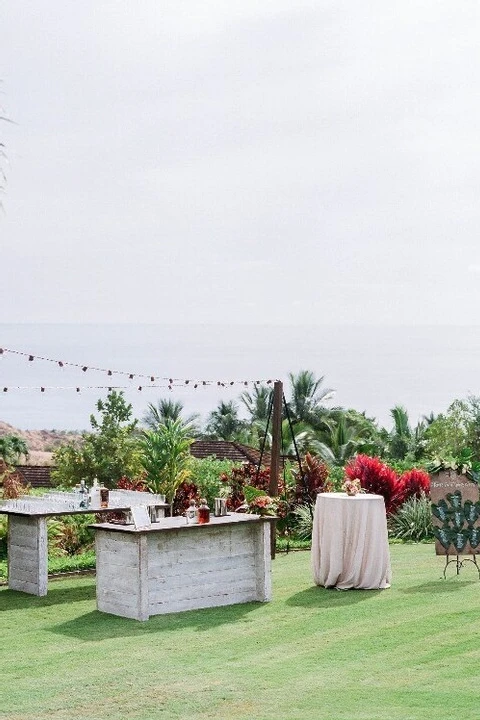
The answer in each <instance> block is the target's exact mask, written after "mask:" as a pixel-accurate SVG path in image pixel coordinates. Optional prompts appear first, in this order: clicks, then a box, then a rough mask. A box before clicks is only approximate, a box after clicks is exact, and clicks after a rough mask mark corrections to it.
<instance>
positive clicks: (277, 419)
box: [268, 380, 283, 497]
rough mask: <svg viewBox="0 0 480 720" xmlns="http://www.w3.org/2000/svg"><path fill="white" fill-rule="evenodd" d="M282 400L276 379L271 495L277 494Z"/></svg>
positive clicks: (279, 385)
mask: <svg viewBox="0 0 480 720" xmlns="http://www.w3.org/2000/svg"><path fill="white" fill-rule="evenodd" d="M282 400H283V384H282V383H281V382H280V380H276V381H275V384H274V386H273V416H272V417H273V419H272V461H271V464H270V485H269V488H268V491H269V493H270V495H271V497H276V496H277V495H278V478H279V475H280V447H281V444H282Z"/></svg>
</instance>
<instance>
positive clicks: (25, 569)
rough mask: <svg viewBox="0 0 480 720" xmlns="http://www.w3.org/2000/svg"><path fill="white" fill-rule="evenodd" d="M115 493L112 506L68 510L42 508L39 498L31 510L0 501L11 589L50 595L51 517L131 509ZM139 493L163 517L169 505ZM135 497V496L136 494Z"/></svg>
mask: <svg viewBox="0 0 480 720" xmlns="http://www.w3.org/2000/svg"><path fill="white" fill-rule="evenodd" d="M116 492H117V495H116ZM111 494H112V496H113V498H114V500H116V502H115V504H112V505H111V506H109V507H108V508H102V507H100V506H99V505H91V506H90V507H88V508H86V509H84V508H81V509H80V508H77V509H71V510H65V509H62V505H61V504H60V505H58V504H56V503H55V502H54V501H52V505H51V508H50V509H49V510H46V509H45V508H44V507H43V506H42V507H41V506H40V504H38V507H36V506H35V498H34V499H33V500H31V507H30V509H18V508H17V509H16V508H15V502H14V501H4V502H3V503H0V513H4V514H6V515H8V545H7V548H8V550H7V552H8V556H7V563H8V587H9V588H10V590H20V591H21V592H25V593H29V594H30V595H39V596H41V597H43V596H44V595H46V594H47V589H48V542H47V518H49V517H56V516H58V515H80V514H85V513H92V514H104V513H111V512H117V511H128V510H130V508H131V505H130V504H128V505H127V504H122V503H121V499H122V494H121V493H119V492H118V491H112V492H111ZM136 495H137V496H140V497H139V498H138V504H145V505H147V506H148V505H154V506H155V507H157V509H158V514H159V515H160V516H161V515H165V509H166V508H167V507H168V505H167V504H164V505H161V504H159V503H158V502H153V501H150V500H149V497H148V493H136ZM131 497H134V494H132V495H131ZM152 497H153V496H152ZM37 500H38V498H37ZM24 502H25V505H27V504H28V500H27V499H26V500H25V501H24Z"/></svg>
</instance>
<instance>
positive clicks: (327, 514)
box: [312, 493, 391, 590]
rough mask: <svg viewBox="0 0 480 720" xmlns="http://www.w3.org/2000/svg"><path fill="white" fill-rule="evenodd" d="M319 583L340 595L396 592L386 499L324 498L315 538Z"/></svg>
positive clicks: (315, 570) (336, 495)
mask: <svg viewBox="0 0 480 720" xmlns="http://www.w3.org/2000/svg"><path fill="white" fill-rule="evenodd" d="M312 570H313V577H314V580H315V583H316V584H317V585H323V586H324V587H326V588H328V587H336V588H337V589H338V590H350V589H352V588H357V589H362V590H379V589H384V588H388V587H390V582H391V566H390V551H389V547H388V534H387V518H386V513H385V502H384V500H383V497H382V496H381V495H370V494H363V493H362V494H360V493H359V494H358V495H355V496H353V497H349V496H348V495H347V494H346V493H320V494H319V495H318V496H317V502H316V505H315V515H314V519H313V532H312Z"/></svg>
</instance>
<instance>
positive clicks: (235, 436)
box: [205, 400, 247, 442]
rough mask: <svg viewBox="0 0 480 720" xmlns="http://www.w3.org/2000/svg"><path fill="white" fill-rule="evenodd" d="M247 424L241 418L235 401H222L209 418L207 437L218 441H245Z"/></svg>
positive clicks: (206, 430)
mask: <svg viewBox="0 0 480 720" xmlns="http://www.w3.org/2000/svg"><path fill="white" fill-rule="evenodd" d="M246 434H247V423H246V422H245V421H244V420H242V419H241V418H240V416H239V411H238V405H237V403H236V402H235V401H234V400H229V401H227V402H225V401H223V400H221V401H220V402H219V403H218V406H217V408H216V409H215V410H212V412H211V413H210V415H209V416H208V420H207V425H206V428H205V435H206V436H207V437H211V438H215V439H216V440H237V441H240V442H242V441H244V440H245V439H246Z"/></svg>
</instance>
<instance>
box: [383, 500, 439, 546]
mask: <svg viewBox="0 0 480 720" xmlns="http://www.w3.org/2000/svg"><path fill="white" fill-rule="evenodd" d="M388 523H389V529H390V534H391V536H392V537H394V538H398V539H400V540H410V541H412V542H420V541H422V540H431V539H432V538H433V526H432V509H431V503H430V500H429V498H428V497H427V496H426V495H425V493H423V492H422V493H421V494H420V496H419V497H416V496H415V495H413V496H412V497H411V498H409V499H408V500H406V501H405V502H404V503H403V505H402V506H401V507H400V508H399V509H398V510H397V511H396V512H395V513H394V514H393V515H391V516H390V518H389V521H388Z"/></svg>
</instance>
